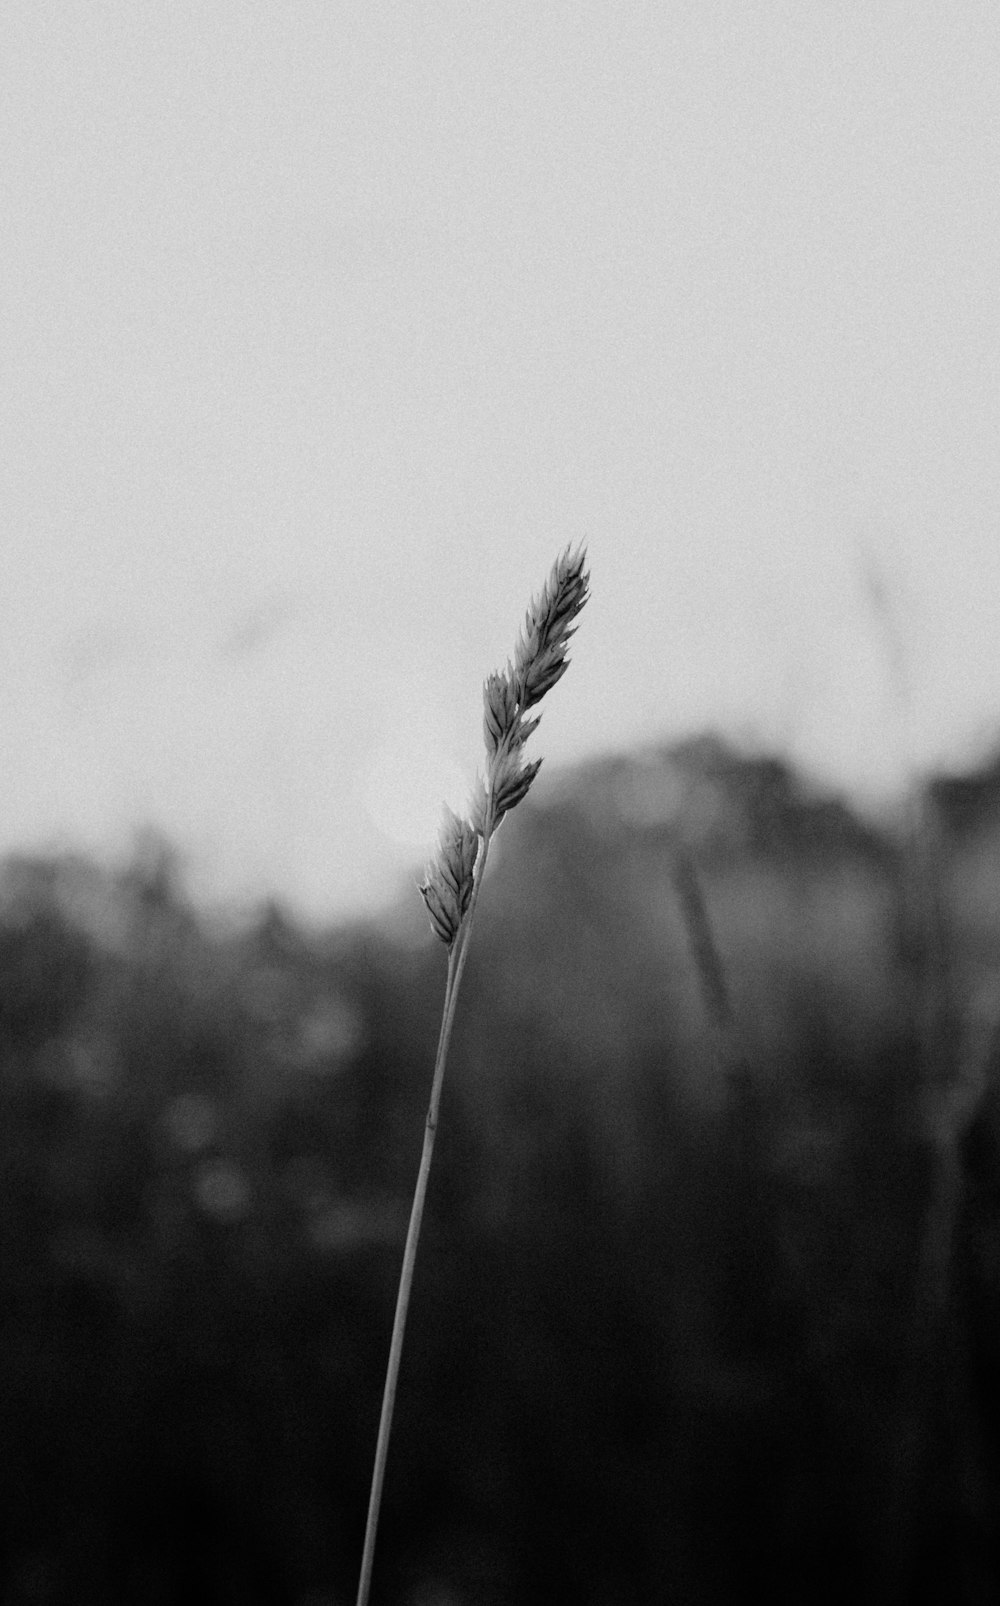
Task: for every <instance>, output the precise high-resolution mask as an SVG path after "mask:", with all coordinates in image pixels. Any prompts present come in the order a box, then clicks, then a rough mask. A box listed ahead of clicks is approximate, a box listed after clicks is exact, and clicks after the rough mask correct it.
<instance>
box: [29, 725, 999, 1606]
mask: <svg viewBox="0 0 1000 1606" xmlns="http://www.w3.org/2000/svg"><path fill="white" fill-rule="evenodd" d="M920 801H921V808H920V811H919V814H915V815H914V819H915V820H916V822H917V823H916V824H915V825H911V827H910V829H909V832H908V833H906V832H894V831H893V830H891V829H890V828H889V827H888V826H886V827H882V828H879V827H876V826H874V825H871V824H865V823H863V822H862V821H860V820H859V819H858V818H856V817H855V816H854V815H853V814H852V813H851V812H850V810H849V809H848V808H847V807H846V806H844V805H843V804H842V803H840V802H838V801H836V800H831V799H830V798H824V797H815V796H812V795H810V794H809V793H808V791H807V790H806V789H805V788H804V786H803V784H802V783H801V781H800V780H799V779H798V778H797V777H796V776H795V775H794V774H793V772H792V771H791V770H789V769H788V768H787V767H786V766H785V765H784V764H783V763H781V762H779V761H775V760H763V759H750V758H747V757H745V756H740V755H739V754H736V753H734V752H733V751H731V750H729V749H728V748H727V747H725V746H724V745H723V744H721V743H719V742H716V741H714V740H708V739H706V740H703V741H699V742H691V743H688V744H685V745H684V746H682V747H680V748H676V749H673V750H671V751H663V752H654V753H650V754H647V755H645V756H644V757H642V758H639V757H635V756H631V757H623V758H621V759H617V760H613V761H612V760H609V761H607V762H606V763H601V764H595V765H592V766H589V767H588V768H586V769H583V770H580V771H576V772H573V773H572V774H568V775H566V776H564V777H563V778H562V780H561V782H560V783H558V784H554V785H551V786H550V787H549V789H548V791H547V792H546V791H544V789H543V790H542V796H541V799H540V800H539V802H538V804H536V805H535V806H532V802H531V800H529V802H528V804H526V805H525V806H524V808H523V809H520V810H518V813H517V816H516V817H514V818H512V820H511V821H510V822H509V824H508V825H507V826H506V827H505V829H504V832H503V833H502V834H501V836H500V837H499V838H498V842H497V853H496V863H495V865H494V867H493V870H492V872H491V874H490V877H489V881H490V884H489V887H488V889H487V894H486V896H485V898H484V902H483V905H482V917H481V919H480V922H479V925H478V929H477V931H476V933H475V936H474V940H473V943H472V948H471V951H470V958H469V964H468V970H467V975H466V983H465V990H464V994H463V998H462V1002H461V1007H460V1011H459V1018H458V1022H457V1025H456V1031H455V1039H454V1047H453V1051H452V1061H451V1067H450V1071H449V1083H448V1085H447V1086H446V1089H445V1099H444V1109H443V1118H442V1127H441V1133H440V1138H439V1149H438V1161H437V1164H438V1169H437V1173H436V1175H435V1177H434V1178H433V1180H432V1184H431V1194H430V1201H429V1207H428V1217H427V1221H426V1224H425V1237H424V1242H423V1244H422V1247H421V1255H420V1261H419V1264H418V1268H417V1281H416V1288H415V1292H414V1300H413V1306H412V1310H411V1325H410V1331H409V1336H408V1341H407V1353H406V1356H405V1359H404V1365H403V1376H402V1380H401V1387H400V1397H399V1405H398V1410H397V1418H396V1427H395V1431H394V1440H393V1446H392V1451H391V1456H390V1464H389V1473H388V1480H387V1486H386V1501H385V1506H384V1510H383V1517H382V1526H381V1535H380V1549H379V1556H378V1560H377V1565H376V1590H375V1593H376V1596H377V1598H378V1599H379V1600H380V1601H383V1602H385V1603H386V1606H464V1603H470V1606H471V1603H473V1602H476V1603H482V1606H501V1603H503V1606H536V1603H537V1606H542V1603H545V1606H548V1603H550V1602H552V1601H553V1600H557V1599H566V1600H572V1601H574V1602H576V1603H578V1606H640V1603H642V1606H646V1603H650V1606H656V1603H659V1602H667V1601H679V1602H684V1603H685V1606H701V1603H704V1606H715V1603H729V1602H741V1601H744V1600H749V1599H751V1598H756V1597H757V1596H758V1595H761V1594H762V1593H763V1595H764V1596H765V1598H767V1599H769V1600H771V1601H777V1602H784V1601H787V1602H793V1601H794V1602H801V1601H803V1600H807V1601H810V1602H827V1601H828V1602H831V1603H833V1602H836V1603H838V1606H839V1603H841V1602H843V1601H844V1600H851V1601H857V1602H868V1601H870V1602H879V1603H881V1602H900V1603H906V1606H921V1603H932V1602H943V1601H949V1602H956V1603H964V1602H969V1603H975V1602H982V1601H992V1600H995V1599H997V1598H998V1597H1000V1368H998V1359H1000V1356H998V1347H1000V1164H998V1159H1000V1051H998V1048H997V1042H996V1033H995V1021H996V1015H997V1010H996V1002H995V1001H1000V765H996V766H992V767H989V768H987V769H985V770H984V771H982V772H981V773H980V774H978V775H976V776H970V777H966V778H964V779H963V780H961V781H959V780H948V781H944V780H941V781H938V782H935V783H934V784H933V785H932V786H929V787H928V788H927V789H926V791H925V793H924V796H923V798H922V799H921V800H920ZM699 921H700V922H701V924H700V925H699ZM425 924H426V923H425V920H424V916H423V911H422V910H421V909H420V907H419V900H418V899H417V898H416V896H415V894H414V895H412V896H411V898H410V899H409V901H408V902H407V903H406V904H405V905H401V907H400V909H399V910H398V911H397V912H396V914H395V915H394V916H393V917H392V918H390V919H387V920H386V921H384V922H382V923H380V924H379V923H375V922H371V923H367V924H355V925H351V926H346V927H341V928H338V929H336V930H332V931H327V932H317V931H315V930H309V929H307V928H305V927H304V926H302V925H300V924H298V923H297V922H296V921H295V920H294V919H293V918H292V917H291V916H290V915H289V914H288V912H287V911H283V910H281V909H280V908H278V907H276V906H269V907H268V908H266V909H264V910H262V911H260V913H259V917H258V918H256V919H255V920H254V921H253V922H250V923H247V924H244V925H242V926H240V927H237V926H235V925H228V926H227V925H226V924H224V923H223V922H221V921H219V920H212V919H210V918H209V916H208V915H207V914H206V913H204V912H199V911H198V910H196V909H195V908H194V907H193V906H192V904H191V902H190V900H189V898H188V896H187V894H186V892H185V889H184V886H183V882H182V878H181V876H180V875H179V873H178V870H177V867H176V864H175V862H174V860H173V858H172V856H171V854H170V851H169V849H168V848H166V847H164V846H162V845H161V846H159V847H157V845H156V844H151V845H150V844H147V846H146V848H145V850H144V851H143V852H140V853H138V854H137V855H136V857H135V860H134V862H133V863H132V864H130V865H129V866H128V867H127V868H126V869H124V870H121V871H118V872H110V871H108V870H106V869H100V868H98V867H97V866H96V865H94V864H92V863H90V862H88V861H86V860H84V859H82V858H74V857H62V858H52V859H42V858H28V857H20V858H11V859H9V860H8V861H7V862H6V864H5V865H4V866H3V870H2V875H0V1171H2V1188H0V1200H2V1209H0V1433H2V1443H3V1455H2V1458H0V1479H2V1485H3V1487H2V1496H0V1599H2V1601H3V1602H5V1603H7V1602H9V1603H12V1606H29V1603H38V1606H43V1603H44V1606H48V1603H59V1606H85V1603H89V1602H95V1603H96V1602H101V1603H108V1602H119V1601H120V1602H123V1603H124V1602H128V1603H130V1606H173V1603H175V1602H176V1603H178V1606H180V1603H184V1606H191V1603H198V1602H202V1601H204V1602H212V1603H233V1606H236V1603H239V1606H257V1603H260V1606H271V1603H274V1606H285V1603H287V1606H306V1603H311V1606H321V1603H324V1602H325V1603H328V1606H334V1603H337V1606H339V1603H341V1602H349V1601H351V1600H352V1599H353V1590H354V1585H355V1580H356V1570H357V1566H358V1561H359V1558H360V1550H361V1540H362V1534H363V1528H364V1514H365V1506H366V1501H367V1493H368V1478H369V1474H370V1469H371V1459H372V1455H373V1451H374V1442H375V1431H376V1425H377V1419H378V1409H379V1403H380V1394H381V1387H382V1379H383V1373H384V1366H385V1360H386V1350H387V1344H388V1336H389V1329H390V1325H391V1319H392V1306H393V1300H394V1295H395V1284H396V1278H397V1275H398V1269H399V1259H400V1254H401V1249H402V1241H403V1236H404V1233H405V1226H406V1218H407V1213H408V1208H409V1199H410V1191H411V1188H412V1183H413V1178H414V1174H415V1169H416V1165H417V1160H418V1156H419V1149H420V1142H421V1137H422V1123H423V1118H424V1112H425V1107H426V1099H427V1094H428V1091H429V1085H430V1073H431V1066H432V1061H433V1051H434V1044H435V1038H436V1032H437V1025H438V1018H439V1011H440V1007H441V997H442V987H443V974H444V961H443V955H442V952H441V948H440V944H439V943H437V942H435V941H434V940H433V939H432V937H431V936H430V934H429V931H426V930H425Z"/></svg>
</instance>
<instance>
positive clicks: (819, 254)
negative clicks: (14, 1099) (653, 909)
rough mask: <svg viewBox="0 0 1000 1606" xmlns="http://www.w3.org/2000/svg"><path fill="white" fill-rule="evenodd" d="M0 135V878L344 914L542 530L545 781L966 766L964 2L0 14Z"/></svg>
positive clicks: (973, 582) (412, 806)
mask: <svg viewBox="0 0 1000 1606" xmlns="http://www.w3.org/2000/svg"><path fill="white" fill-rule="evenodd" d="M0 149H2V150H3V161H2V165H0V192H2V213H0V216H2V220H3V221H2V236H0V238H2V247H0V372H2V374H3V385H2V391H0V554H2V557H3V563H2V571H0V572H2V581H3V583H2V586H0V754H2V765H0V849H3V848H6V847H11V846H19V847H24V846H45V845H55V844H62V845H67V844H78V845H81V846H85V847H90V848H93V849H96V850H98V851H101V852H113V851H115V850H116V848H118V847H121V848H122V849H123V850H124V848H125V847H126V846H127V843H128V840H129V836H130V833H131V832H132V831H133V829H134V828H135V827H136V826H141V825H143V824H153V825H156V826H159V827H160V828H162V829H163V830H166V831H167V832H169V833H170V834H171V835H172V836H173V837H174V838H175V839H176V840H177V842H178V844H179V845H180V847H181V849H182V851H183V853H184V855H185V856H186V858H187V860H188V862H189V865H190V870H191V879H192V883H193V884H194V885H195V886H196V887H197V888H199V889H201V890H203V891H205V892H208V893H211V894H212V895H221V894H229V895H238V896H240V897H246V896H248V895H254V894H257V893H260V892H263V891H265V890H268V889H271V890H274V891H277V892H279V893H281V894H282V895H284V896H286V897H288V898H291V899H292V900H294V901H295V902H297V903H298V904H299V905H300V907H302V908H303V909H307V910H309V911H310V912H312V913H314V914H327V913H334V914H336V913H340V912H342V911H345V910H348V909H354V908H357V907H360V906H361V905H362V904H363V903H364V902H365V901H366V900H369V899H371V900H378V899H379V898H381V897H383V896H384V895H385V894H386V892H387V891H388V889H389V888H390V887H391V886H393V885H395V883H396V881H397V880H398V878H399V876H400V874H401V872H402V871H403V870H404V869H405V868H406V867H407V866H408V865H409V864H410V862H411V861H412V862H414V863H415V864H416V865H417V866H419V864H420V863H421V861H422V859H423V857H424V854H425V851H426V850H427V849H428V848H429V846H430V840H431V839H432V838H433V834H434V827H435V822H436V817H437V814H438V798H439V796H440V794H441V792H442V791H443V790H449V789H451V788H452V787H453V785H454V778H455V774H456V772H457V774H458V781H459V785H460V786H461V784H462V777H463V775H464V776H465V777H467V778H468V779H471V777H472V775H473V773H474V771H475V768H476V765H477V763H478V761H479V749H480V686H481V682H482V679H483V677H484V675H485V674H486V672H487V671H488V670H489V669H492V668H494V667H496V666H498V665H499V664H501V663H502V662H503V660H504V659H505V658H506V656H507V654H508V652H509V651H510V650H511V649H512V646H513V641H514V636H515V634H516V629H517V625H518V623H519V621H520V618H521V616H522V614H523V610H524V608H525V606H526V604H527V602H528V598H529V596H530V594H531V592H532V591H534V590H537V589H538V587H539V586H540V585H541V583H542V581H543V580H544V578H545V575H546V572H547V570H548V568H549V566H550V564H551V562H552V559H553V558H554V557H555V555H556V554H557V552H558V551H559V550H560V549H561V548H562V547H564V546H565V545H566V544H567V543H568V542H574V543H575V542H576V541H578V540H580V539H585V540H587V541H588V542H589V547H590V559H591V569H592V577H593V578H592V592H593V596H592V601H591V603H590V605H589V606H588V608H587V610H586V612H585V614H584V615H583V617H582V619H581V623H580V631H579V634H578V636H577V639H576V644H575V653H574V662H573V666H572V669H571V670H570V673H569V674H568V675H567V677H566V679H565V680H564V681H563V682H562V683H561V685H560V686H559V688H558V689H557V691H556V692H554V693H553V695H552V697H551V698H550V699H549V702H548V706H547V709H546V713H545V717H544V719H543V723H542V728H541V730H540V732H539V733H538V736H537V737H535V738H534V742H533V748H534V750H535V751H537V752H539V753H543V754H544V755H545V756H546V759H547V762H548V764H549V765H550V766H551V765H554V764H557V763H564V762H566V761H568V760H572V759H574V758H577V757H581V756H584V755H587V754H590V753H594V752H599V751H607V750H609V749H616V748H619V747H621V746H623V745H625V744H627V743H629V742H632V741H636V740H639V741H649V740H652V739H654V738H659V737H670V736H672V735H676V734H680V733H682V732H684V731H687V730H691V729H692V728H697V727H699V726H701V725H703V724H712V725H715V726H716V727H719V728H721V729H723V730H724V731H730V732H732V733H735V734H737V735H739V736H741V737H753V738H756V739H759V740H761V741H763V742H766V743H768V744H770V745H774V744H781V745H783V746H787V747H788V748H789V750H790V751H791V752H792V753H794V754H795V755H796V756H797V757H798V758H799V759H800V760H801V761H802V762H803V763H804V764H806V765H807V766H808V767H809V768H810V770H811V771H813V772H814V773H817V774H819V775H820V776H823V777H826V778H829V779H833V780H836V781H838V782H839V783H841V784H843V785H845V786H850V787H852V788H855V789H861V790H863V791H865V792H867V793H869V794H872V793H879V792H884V791H885V790H886V789H887V788H890V787H891V786H892V785H893V784H895V783H896V782H897V781H898V779H899V776H900V775H901V773H902V772H903V768H904V766H905V764H906V762H907V754H909V761H910V762H912V763H915V764H918V765H924V764H930V763H932V762H939V761H946V762H948V763H961V762H964V761H966V760H967V759H969V758H973V757H975V756H976V755H977V754H979V753H981V752H984V751H985V750H986V748H987V747H988V745H989V743H990V741H991V740H992V738H993V737H994V736H995V735H997V734H998V733H1000V451H998V444H1000V442H998V434H1000V300H998V298H1000V277H998V264H1000V7H998V6H997V5H996V3H995V0H948V3H946V4H942V0H905V3H904V0H881V3H877V4H872V3H871V0H857V3H851V0H784V3H779V0H760V3H754V0H749V3H748V0H731V3H721V0H684V3H680V0H656V3H655V4H653V3H641V0H632V3H621V4H615V3H611V0H596V3H588V0H573V3H572V4H562V3H554V0H545V3H539V0H518V3H505V0H497V3H491V0H463V3H459V0H450V3H449V0H438V3H422V0H412V3H410V0H407V3H404V0H396V3H393V4H385V3H380V0H364V4H347V3H338V0H287V3H283V4H280V5H279V4H275V3H272V4H265V3H263V0H261V3H253V0H143V4H141V5H136V4H134V3H131V0H128V3H126V0H7V4H5V5H4V7H3V10H2V15H0ZM873 586H874V587H881V588H882V590H883V592H884V594H885V596H886V597H887V599H888V603H887V606H886V607H885V608H883V609H882V610H881V612H880V609H879V608H878V607H873V605H872V602H871V597H870V593H871V591H872V589H873ZM893 636H895V639H896V641H897V644H898V647H899V651H900V654H901V657H902V662H903V667H904V670H905V675H906V679H907V682H908V687H909V693H908V698H909V700H908V704H906V706H903V705H902V703H901V699H900V696H899V694H898V691H894V690H893V674H892V671H891V667H890V665H891V661H892V655H893V649H892V643H891V638H892V637H893ZM907 709H908V713H907ZM544 775H545V772H544V770H543V773H542V777H541V778H540V780H539V783H538V784H539V787H541V785H542V783H543V781H544ZM396 835H400V836H401V837H402V838H404V839H406V838H410V839H412V840H410V841H408V842H407V841H405V840H404V841H402V842H400V841H396V840H394V839H395V837H396Z"/></svg>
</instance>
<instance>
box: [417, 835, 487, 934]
mask: <svg viewBox="0 0 1000 1606" xmlns="http://www.w3.org/2000/svg"><path fill="white" fill-rule="evenodd" d="M479 836H480V833H479V832H477V831H476V830H475V829H474V827H473V826H472V825H470V823H469V821H468V820H463V819H460V818H459V816H458V815H457V814H455V813H453V812H452V810H451V809H450V808H448V806H447V805H445V810H444V820H443V823H442V826H441V833H440V836H439V838H438V851H437V856H436V858H435V859H434V860H433V861H432V862H431V863H430V864H429V865H428V866H427V869H426V871H425V875H426V880H425V881H424V882H423V884H422V885H421V887H420V895H421V897H422V898H423V900H424V903H425V904H426V905H427V913H428V914H429V915H430V917H431V925H432V926H433V927H434V930H435V931H436V933H437V935H438V936H439V937H440V938H441V941H442V942H444V943H447V944H448V946H449V947H451V944H452V943H453V942H454V941H455V938H456V937H457V936H458V928H459V926H460V925H461V924H462V916H463V915H464V914H465V911H466V909H468V907H469V899H470V898H471V897H472V887H473V881H474V874H475V868H476V856H477V854H478V852H479Z"/></svg>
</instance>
